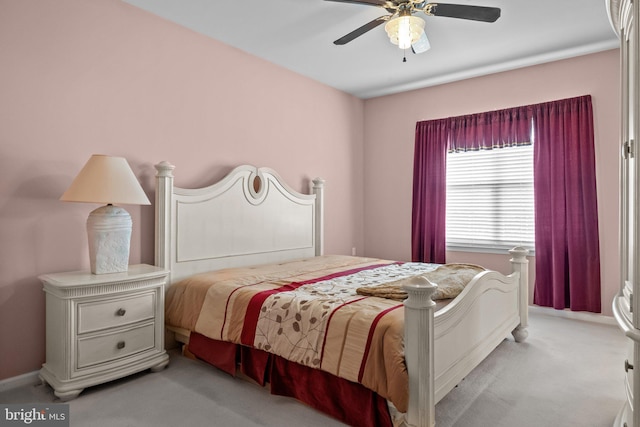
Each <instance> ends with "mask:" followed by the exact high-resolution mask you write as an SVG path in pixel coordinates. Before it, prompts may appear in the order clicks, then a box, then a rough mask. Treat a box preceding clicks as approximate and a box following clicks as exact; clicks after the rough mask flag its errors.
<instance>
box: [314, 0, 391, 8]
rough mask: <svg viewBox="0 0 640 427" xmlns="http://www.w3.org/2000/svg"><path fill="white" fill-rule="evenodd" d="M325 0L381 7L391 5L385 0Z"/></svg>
mask: <svg viewBox="0 0 640 427" xmlns="http://www.w3.org/2000/svg"><path fill="white" fill-rule="evenodd" d="M325 1H335V2H339V3H355V4H364V5H369V6H380V7H387V6H389V3H390V2H388V1H385V0H325Z"/></svg>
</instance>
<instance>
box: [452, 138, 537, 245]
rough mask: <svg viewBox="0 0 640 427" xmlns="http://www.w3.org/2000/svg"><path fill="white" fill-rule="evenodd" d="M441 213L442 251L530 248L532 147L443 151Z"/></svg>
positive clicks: (532, 221) (532, 206)
mask: <svg viewBox="0 0 640 427" xmlns="http://www.w3.org/2000/svg"><path fill="white" fill-rule="evenodd" d="M446 212H447V214H446V217H447V224H446V233H447V249H450V250H456V249H457V250H474V249H475V250H505V249H511V248H512V247H514V246H524V247H526V248H528V249H533V247H534V197H533V145H531V144H529V145H521V146H517V147H508V148H500V149H493V150H480V151H466V152H455V153H448V154H447V211H446Z"/></svg>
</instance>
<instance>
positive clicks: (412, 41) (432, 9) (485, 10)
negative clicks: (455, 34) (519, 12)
mask: <svg viewBox="0 0 640 427" xmlns="http://www.w3.org/2000/svg"><path fill="white" fill-rule="evenodd" d="M326 1H334V2H340V3H355V4H362V5H367V6H376V7H380V8H383V9H385V10H386V11H387V12H389V15H383V16H381V17H379V18H376V19H374V20H373V21H371V22H368V23H366V24H364V25H363V26H361V27H360V28H356V29H355V30H353V31H352V32H350V33H349V34H347V35H345V36H343V37H340V38H339V39H338V40H336V41H334V42H333V43H334V44H336V45H344V44H347V43H349V42H350V41H352V40H354V39H355V38H357V37H360V36H361V35H363V34H364V33H366V32H368V31H371V30H372V29H374V28H376V27H378V26H379V25H381V24H383V23H385V22H386V25H385V30H386V31H387V34H388V35H389V38H390V40H391V42H392V43H393V44H397V45H398V47H399V48H400V49H408V48H409V47H411V49H412V50H413V52H414V53H422V52H424V51H426V50H428V49H429V48H430V47H431V46H430V44H429V40H428V39H427V35H426V34H425V32H424V25H425V22H424V19H422V18H420V17H417V16H413V15H414V14H415V13H417V12H420V11H421V12H424V14H425V15H427V16H444V17H447V18H459V19H469V20H472V21H482V22H495V21H496V20H497V19H498V18H499V17H500V9H499V8H497V7H484V6H471V5H463V4H444V3H428V2H427V1H424V0H326Z"/></svg>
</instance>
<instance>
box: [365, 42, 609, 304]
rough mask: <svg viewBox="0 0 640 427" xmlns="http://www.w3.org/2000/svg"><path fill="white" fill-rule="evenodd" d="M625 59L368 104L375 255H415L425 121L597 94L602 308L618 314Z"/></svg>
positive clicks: (496, 77) (474, 257) (485, 260)
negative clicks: (417, 154) (420, 129)
mask: <svg viewBox="0 0 640 427" xmlns="http://www.w3.org/2000/svg"><path fill="white" fill-rule="evenodd" d="M618 55H619V52H618V50H610V51H606V52H602V53H598V54H593V55H587V56H581V57H577V58H574V59H568V60H564V61H558V62H553V63H548V64H543V65H538V66H534V67H528V68H522V69H519V70H515V71H510V72H504V73H499V74H493V75H490V76H486V77H478V78H474V79H469V80H464V81H460V82H457V83H451V84H446V85H441V86H436V87H432V88H425V89H421V90H415V91H411V92H405V93H402V94H398V95H390V96H386V97H380V98H375V99H371V100H367V101H366V102H365V126H364V129H365V130H364V132H365V147H364V156H365V186H364V192H365V212H366V216H365V233H364V236H365V248H366V253H367V255H370V256H377V257H383V258H391V259H400V260H408V259H410V258H411V191H412V188H411V185H412V184H411V183H412V172H413V148H414V132H415V124H416V122H417V121H421V120H429V119H436V118H443V117H449V116H457V115H462V114H469V113H476V112H481V111H489V110H496V109H501V108H507V107H513V106H518V105H527V104H534V103H539V102H544V101H550V100H555V99H562V98H569V97H573V96H579V95H586V94H591V95H592V97H593V108H594V126H595V144H596V172H597V180H598V182H597V186H598V214H599V218H600V251H601V261H602V285H603V289H602V311H603V313H604V314H607V315H611V314H612V313H611V308H610V307H611V302H612V300H613V297H614V295H615V293H616V292H617V289H618V285H617V283H618V279H619V272H618V195H617V188H618V154H619V151H620V150H619V148H618V135H619V124H618V121H619V117H620V113H619V95H618V94H619V92H618V84H619V56H618ZM448 260H449V261H468V262H476V263H480V264H483V265H486V266H488V267H491V268H503V269H508V268H509V267H508V263H507V262H506V258H505V257H502V256H497V255H496V256H491V255H487V254H473V253H450V254H449V255H448ZM531 260H532V261H534V260H533V259H531ZM533 269H534V266H533V264H532V265H531V270H532V271H533ZM532 291H533V289H531V292H532Z"/></svg>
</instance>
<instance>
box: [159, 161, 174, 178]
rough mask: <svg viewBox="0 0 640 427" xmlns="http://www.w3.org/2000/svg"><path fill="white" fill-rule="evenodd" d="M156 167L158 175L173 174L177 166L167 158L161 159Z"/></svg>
mask: <svg viewBox="0 0 640 427" xmlns="http://www.w3.org/2000/svg"><path fill="white" fill-rule="evenodd" d="M154 167H155V168H156V176H173V170H174V169H175V168H176V167H175V166H174V165H172V164H171V163H169V162H167V161H166V160H163V161H161V162H160V163H158V164H157V165H155V166H154Z"/></svg>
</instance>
